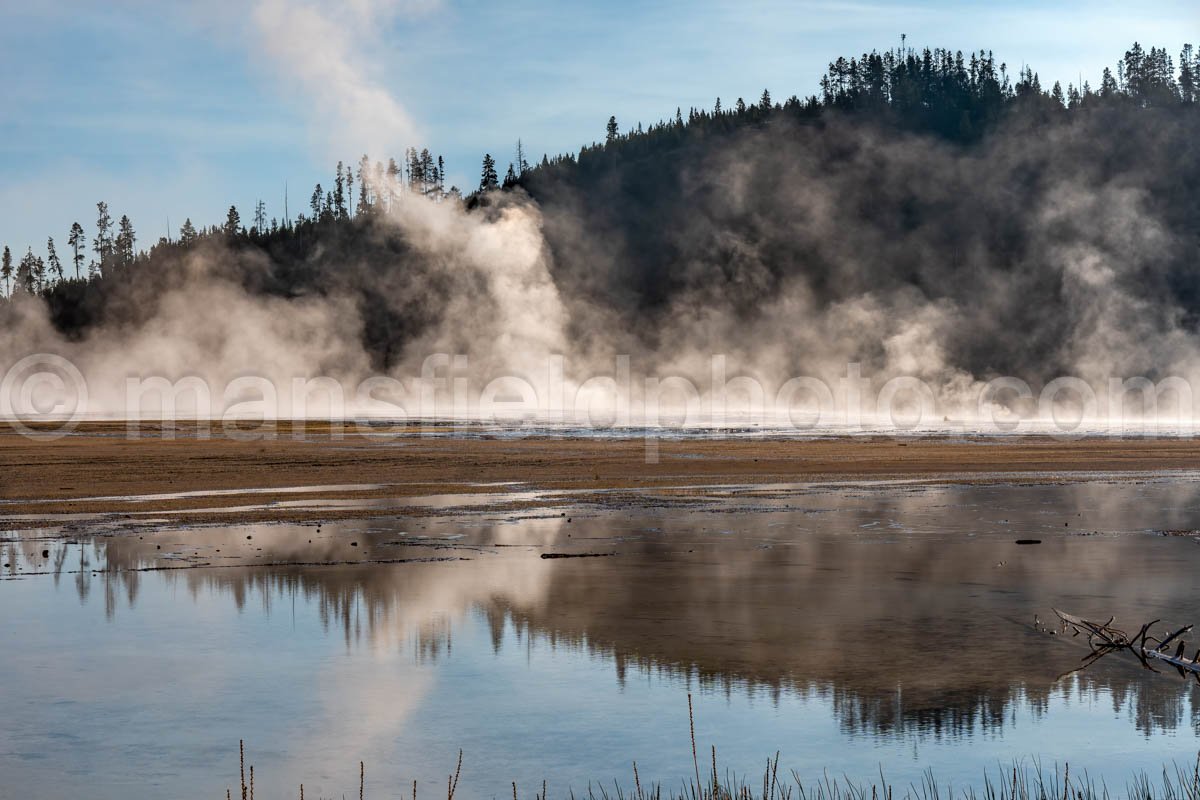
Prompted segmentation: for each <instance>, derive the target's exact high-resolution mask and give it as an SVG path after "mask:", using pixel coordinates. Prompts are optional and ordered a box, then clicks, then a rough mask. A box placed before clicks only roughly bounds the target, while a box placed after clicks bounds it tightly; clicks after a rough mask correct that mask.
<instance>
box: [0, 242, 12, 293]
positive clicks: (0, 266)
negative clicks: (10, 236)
mask: <svg viewBox="0 0 1200 800" xmlns="http://www.w3.org/2000/svg"><path fill="white" fill-rule="evenodd" d="M12 276H13V265H12V251H11V250H9V249H8V245H5V246H4V256H3V257H2V259H0V278H4V293H5V294H7V295H9V296H11V295H12Z"/></svg>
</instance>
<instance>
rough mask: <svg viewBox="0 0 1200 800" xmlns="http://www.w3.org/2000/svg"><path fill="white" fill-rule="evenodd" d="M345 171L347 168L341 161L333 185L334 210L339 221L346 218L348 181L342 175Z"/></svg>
mask: <svg viewBox="0 0 1200 800" xmlns="http://www.w3.org/2000/svg"><path fill="white" fill-rule="evenodd" d="M345 169H346V168H345V166H344V165H343V164H342V162H341V161H339V162H338V163H337V179H336V180H335V182H334V184H333V210H334V213H335V214H336V216H337V217H338V218H339V219H341V218H342V217H344V216H346V179H345V177H344V176H343V175H342V171H343V170H345ZM347 171H349V170H347Z"/></svg>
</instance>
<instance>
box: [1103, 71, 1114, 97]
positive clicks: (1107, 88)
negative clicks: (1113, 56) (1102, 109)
mask: <svg viewBox="0 0 1200 800" xmlns="http://www.w3.org/2000/svg"><path fill="white" fill-rule="evenodd" d="M1116 93H1117V81H1116V79H1115V78H1113V74H1112V70H1110V69H1109V68H1108V67H1105V68H1104V72H1103V73H1102V74H1101V76H1100V96H1101V97H1112V96H1113V95H1115V94H1116Z"/></svg>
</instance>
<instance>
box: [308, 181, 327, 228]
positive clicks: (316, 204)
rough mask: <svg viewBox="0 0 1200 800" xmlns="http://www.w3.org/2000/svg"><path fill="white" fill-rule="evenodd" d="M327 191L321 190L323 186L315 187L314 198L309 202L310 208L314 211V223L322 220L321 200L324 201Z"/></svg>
mask: <svg viewBox="0 0 1200 800" xmlns="http://www.w3.org/2000/svg"><path fill="white" fill-rule="evenodd" d="M324 195H325V190H323V189H322V188H321V184H319V183H318V184H317V185H316V186H315V187H313V193H312V198H311V199H310V200H309V201H308V207H309V208H311V209H312V218H313V222H316V221H317V220H319V219H320V218H321V200H322V199H324Z"/></svg>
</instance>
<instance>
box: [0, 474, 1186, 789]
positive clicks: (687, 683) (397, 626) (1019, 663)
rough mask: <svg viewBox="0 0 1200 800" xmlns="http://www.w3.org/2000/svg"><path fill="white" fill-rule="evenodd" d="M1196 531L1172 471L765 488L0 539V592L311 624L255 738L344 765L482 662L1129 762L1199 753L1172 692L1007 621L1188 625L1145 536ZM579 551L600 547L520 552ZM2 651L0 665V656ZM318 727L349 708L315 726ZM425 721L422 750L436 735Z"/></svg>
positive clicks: (1171, 541)
mask: <svg viewBox="0 0 1200 800" xmlns="http://www.w3.org/2000/svg"><path fill="white" fill-rule="evenodd" d="M1197 528H1200V484H1198V483H1196V482H1194V481H1190V480H1171V481H1157V482H1155V481H1149V482H1145V483H1141V484H1126V483H1093V484H1085V485H1039V486H987V487H930V486H905V487H867V486H850V487H841V488H837V489H823V490H813V489H797V488H787V487H777V488H775V489H772V490H770V491H762V490H758V491H748V492H731V493H727V494H726V495H725V496H724V497H723V498H722V500H721V502H720V503H719V504H715V505H714V504H712V503H709V502H708V500H705V499H704V498H703V497H701V498H700V506H699V510H689V511H681V510H679V509H678V508H677V507H672V508H670V509H667V510H664V509H658V508H654V507H649V508H646V507H637V508H633V507H631V508H627V509H624V510H613V509H612V508H605V509H597V508H581V507H564V508H562V509H551V510H543V511H539V512H536V513H533V514H529V515H526V516H520V515H515V516H489V515H487V514H481V515H472V516H464V517H447V518H417V519H388V520H371V521H359V522H343V523H339V524H336V525H322V526H316V525H303V526H293V525H256V526H239V527H232V528H231V527H199V528H192V529H168V530H158V529H155V528H154V526H152V525H140V526H137V527H129V526H128V524H127V523H114V524H111V525H110V526H109V527H108V528H106V529H100V530H96V529H92V530H88V531H85V530H70V529H53V530H44V531H27V532H23V533H22V535H21V536H20V537H19V540H13V541H8V542H6V543H5V544H4V546H3V553H4V570H3V574H4V576H5V577H6V578H7V579H11V582H9V583H0V597H3V596H5V595H11V594H12V593H14V592H15V591H16V587H18V586H20V587H23V588H24V589H25V590H26V593H29V594H30V595H31V596H37V597H42V595H43V592H44V590H42V589H40V588H39V587H41V586H46V585H52V586H53V587H56V588H55V589H54V590H53V591H55V592H56V593H59V594H61V593H62V592H64V591H72V592H74V594H75V595H76V596H77V597H78V600H79V603H80V604H81V605H82V606H83V607H85V608H87V607H90V606H91V605H92V604H97V603H100V602H102V603H103V609H104V615H105V618H106V619H108V620H109V624H110V625H116V624H117V623H119V622H120V620H121V618H122V615H126V614H128V615H135V616H136V615H142V616H143V617H144V616H145V615H150V616H151V617H154V616H155V615H159V614H161V615H167V616H169V615H170V614H175V613H178V608H179V607H178V605H177V604H174V603H172V602H170V601H169V600H168V599H166V598H174V597H178V596H179V594H180V592H182V593H184V594H185V595H186V596H187V597H188V598H190V602H191V603H192V604H193V605H194V606H196V607H197V608H198V609H208V608H211V607H212V606H213V603H214V602H219V603H222V604H225V605H226V606H229V605H232V607H234V608H236V609H237V611H238V612H239V615H240V616H243V617H244V616H246V615H251V616H254V617H261V618H269V619H278V618H281V617H282V618H285V619H286V618H287V617H288V616H291V618H292V620H293V625H295V624H296V623H295V622H294V620H295V619H296V615H297V614H300V615H301V616H304V615H306V614H313V615H315V617H316V619H317V620H318V621H319V625H320V629H321V631H322V632H323V633H322V635H323V636H325V637H330V636H336V637H338V638H339V639H340V643H341V652H342V656H341V657H338V658H334V657H333V656H331V655H328V654H324V655H321V656H320V659H319V660H318V661H316V662H313V663H314V664H315V666H314V669H316V668H319V669H320V671H321V672H320V678H319V680H318V681H317V683H316V684H315V687H316V688H315V689H312V688H310V689H309V690H307V691H310V692H312V696H310V697H309V698H308V699H307V700H305V701H304V702H300V701H299V700H297V699H296V697H295V696H294V695H293V694H292V692H294V691H296V686H297V685H298V684H289V683H287V682H286V681H284V682H283V683H282V684H281V685H280V687H279V688H278V689H276V690H275V696H274V698H273V703H274V704H275V705H276V706H277V709H276V710H277V713H278V714H279V716H280V717H281V720H287V721H290V722H291V723H292V724H295V723H296V722H298V721H300V720H303V721H304V723H305V724H306V725H307V724H314V721H315V724H318V725H319V726H321V729H322V730H323V731H326V732H328V733H329V734H330V735H331V736H334V737H335V738H336V739H337V741H339V742H340V743H341V744H340V747H341V748H342V749H343V750H344V751H345V752H349V753H353V752H355V751H356V750H361V751H367V752H371V751H373V750H378V748H379V747H380V744H379V743H380V741H385V742H386V741H394V740H396V739H397V738H398V737H401V738H402V731H404V730H405V729H406V726H409V725H412V724H414V720H416V719H419V718H421V717H422V716H427V715H428V714H429V704H430V703H431V702H433V701H432V698H433V697H434V696H439V695H444V693H445V692H447V691H449V692H450V694H451V696H453V695H454V693H455V692H456V691H457V692H465V691H466V689H465V687H466V682H471V681H476V682H478V681H480V680H483V679H485V678H484V675H485V674H486V673H481V672H479V669H481V668H480V667H479V665H480V664H486V663H488V662H487V658H489V657H491V658H495V659H501V660H504V659H508V658H510V657H513V656H520V655H522V654H523V655H524V656H525V658H526V659H527V665H528V666H527V669H529V670H533V671H536V669H538V668H539V666H538V665H539V664H542V665H544V664H548V663H555V664H557V663H559V662H558V661H556V659H561V658H567V659H572V658H573V659H582V660H583V661H580V662H579V664H581V665H582V664H583V663H584V662H586V663H589V664H599V665H602V667H603V669H602V670H601V672H600V673H596V674H593V673H591V672H588V678H587V680H588V682H589V689H590V690H592V691H596V692H601V693H603V692H611V691H613V690H614V689H615V690H616V691H618V692H623V693H624V692H634V691H641V689H640V688H638V687H641V686H644V685H651V684H652V685H656V686H663V687H676V688H673V689H669V688H664V689H663V690H662V691H664V692H667V691H669V692H670V694H671V697H672V698H677V697H678V696H679V692H680V691H682V690H683V689H685V688H687V687H693V688H699V689H700V690H702V691H703V692H704V693H706V694H709V695H715V696H721V695H725V696H727V697H728V701H727V702H728V703H730V704H733V705H737V706H739V707H740V706H741V705H743V704H744V703H745V701H746V699H749V698H760V701H761V699H765V700H766V701H767V703H768V704H769V705H771V706H773V707H774V708H775V709H776V713H781V712H780V711H779V710H780V708H781V707H784V706H787V707H788V708H793V707H797V704H798V707H815V706H819V707H821V708H827V709H828V711H829V713H830V715H831V719H832V721H833V723H834V724H835V726H836V733H834V734H832V736H833V738H832V739H830V741H829V743H828V747H830V748H833V747H836V746H837V741H838V740H837V738H836V737H843V741H844V740H852V739H855V738H859V737H866V738H868V739H871V740H877V741H886V742H918V743H922V746H926V747H928V746H932V745H937V744H938V743H946V744H950V745H953V744H954V743H956V742H966V743H969V742H970V741H971V740H972V739H977V738H978V737H980V736H984V737H1002V736H1003V735H1004V733H1005V731H1006V729H1008V728H1016V729H1017V730H1019V731H1021V732H1022V735H1023V736H1024V737H1025V738H1024V739H1023V742H1024V743H1025V744H1027V745H1028V747H1027V748H1023V749H1022V750H1021V751H1020V752H1021V753H1022V754H1028V753H1030V752H1033V751H1036V749H1037V746H1038V745H1037V743H1038V742H1039V741H1040V740H1039V738H1038V737H1039V736H1045V737H1047V739H1048V740H1049V741H1055V737H1058V738H1059V739H1060V740H1066V741H1070V737H1069V736H1067V735H1066V734H1065V733H1064V732H1063V731H1060V730H1058V729H1057V728H1056V724H1057V723H1056V720H1055V716H1056V715H1062V716H1063V717H1064V718H1068V717H1070V715H1069V714H1067V713H1066V712H1064V711H1062V710H1061V709H1063V708H1064V707H1070V706H1072V705H1074V706H1082V707H1087V708H1091V709H1093V712H1090V713H1100V712H1097V711H1095V709H1104V708H1109V709H1111V715H1110V716H1111V717H1112V718H1120V719H1122V720H1125V721H1124V722H1123V723H1122V724H1125V725H1129V726H1130V728H1131V729H1132V730H1134V731H1136V732H1137V733H1138V735H1140V736H1142V737H1145V738H1146V739H1147V740H1151V739H1153V740H1154V742H1155V744H1156V745H1158V744H1161V741H1160V740H1159V738H1157V737H1161V736H1163V735H1165V734H1169V735H1170V736H1171V737H1173V741H1174V744H1173V745H1172V746H1174V747H1177V748H1180V749H1185V748H1191V747H1193V742H1194V739H1192V738H1189V740H1188V742H1184V741H1182V740H1180V739H1178V737H1179V736H1180V735H1183V734H1186V735H1187V736H1188V737H1195V736H1197V735H1200V716H1198V709H1200V702H1198V700H1200V697H1197V690H1196V687H1195V685H1194V684H1192V683H1188V682H1181V681H1178V680H1175V679H1173V678H1171V677H1169V676H1159V675H1148V674H1145V673H1143V672H1142V671H1141V670H1140V668H1139V667H1138V666H1137V664H1136V662H1134V661H1132V660H1121V659H1117V658H1113V659H1106V660H1105V661H1104V662H1102V663H1099V664H1097V665H1096V666H1095V667H1094V668H1093V669H1092V670H1090V671H1089V672H1087V673H1084V674H1081V675H1078V676H1075V677H1073V678H1071V679H1069V680H1067V681H1062V682H1057V683H1056V682H1055V678H1056V676H1058V675H1059V674H1061V673H1062V672H1064V671H1065V670H1066V669H1069V668H1070V667H1072V666H1074V664H1075V663H1076V661H1077V660H1078V659H1079V658H1080V657H1081V656H1082V655H1084V654H1085V653H1086V647H1085V646H1084V645H1083V644H1082V643H1081V642H1078V641H1072V640H1069V639H1065V638H1063V639H1052V638H1050V637H1047V636H1046V635H1045V634H1041V633H1038V632H1036V631H1034V630H1033V627H1032V625H1031V624H1030V623H1031V622H1032V619H1033V615H1034V614H1035V613H1040V614H1041V615H1042V616H1043V618H1045V617H1047V616H1049V609H1050V608H1051V607H1052V606H1056V607H1060V608H1065V609H1068V610H1071V611H1073V612H1075V613H1079V614H1082V615H1091V616H1095V617H1100V618H1107V616H1109V615H1116V616H1117V618H1118V619H1124V620H1127V621H1133V620H1142V619H1150V618H1154V617H1160V618H1163V619H1164V620H1165V621H1167V622H1179V623H1183V622H1189V621H1200V598H1198V597H1197V596H1196V594H1195V592H1194V591H1193V588H1192V584H1193V580H1194V579H1193V575H1194V574H1195V569H1196V566H1197V564H1198V561H1197V559H1198V558H1200V548H1198V547H1197V544H1196V539H1195V538H1193V537H1191V536H1189V535H1171V536H1166V535H1158V534H1156V533H1155V532H1156V531H1162V530H1171V531H1173V532H1176V533H1179V532H1185V533H1186V532H1187V531H1189V530H1192V529H1197ZM1018 538H1037V539H1041V540H1042V542H1043V543H1042V544H1041V545H1038V546H1033V547H1022V546H1017V545H1015V544H1014V540H1016V539H1018ZM599 551H603V552H613V553H615V554H616V555H614V556H612V557H606V558H586V559H571V558H565V559H553V560H550V559H542V558H540V556H541V555H542V554H543V553H547V552H555V553H565V554H580V553H588V552H599ZM151 588H153V591H152V592H151V591H150V590H151ZM143 595H146V596H147V598H148V599H145V600H144V599H143ZM229 601H232V603H231V604H230V603H229ZM38 602H42V601H41V600H39V601H38ZM163 624H167V623H163ZM197 624H200V623H197ZM187 635H188V629H187V628H184V629H181V630H178V631H175V632H173V633H171V634H164V633H163V631H162V629H160V628H159V627H157V626H156V625H152V626H150V629H148V630H147V631H146V632H145V634H144V636H143V637H141V638H144V643H145V645H146V646H147V647H151V648H153V647H156V646H161V645H168V646H173V645H177V644H178V643H177V641H176V639H175V638H174V637H176V636H182V637H186V636H187ZM156 637H157V638H156ZM163 637H165V639H166V641H159V638H163ZM136 638H139V637H136V636H135V639H136ZM306 641H307V640H306ZM20 644H21V645H22V646H25V645H27V646H28V648H29V649H31V650H36V648H37V647H38V644H37V642H20ZM43 646H48V645H45V644H43ZM60 646H61V642H60ZM178 646H181V647H182V646H183V645H178ZM307 646H308V645H306V647H307ZM390 653H401V654H403V655H404V656H405V657H406V659H407V660H406V661H403V662H397V661H395V660H394V659H393V658H391V657H390V656H386V655H385V654H390ZM10 658H11V657H10V656H8V655H4V654H0V666H7V664H6V662H7V661H8V660H9V659H10ZM535 662H538V663H535ZM497 663H499V662H497ZM571 663H575V662H571ZM464 664H467V665H473V666H472V669H468V670H466V671H465V672H464V667H463V665H464ZM192 668H193V669H199V668H201V667H198V666H193V667H192ZM571 669H572V670H574V669H583V667H582V666H579V667H571ZM587 669H590V667H589V668H587ZM605 674H606V675H607V677H601V676H602V675H605ZM648 682H649V683H648ZM510 688H511V687H509V686H507V685H505V684H503V683H498V684H497V685H496V690H497V691H502V692H503V691H508V690H509V689H510ZM268 691H270V690H268ZM381 697H386V698H388V700H387V702H386V703H383V704H381V703H380V702H379V699H380V698H381ZM543 699H544V702H545V706H544V708H543V709H542V712H543V715H545V716H552V715H568V716H569V715H572V714H574V713H576V710H577V705H576V704H577V702H578V701H577V699H576V698H575V697H574V696H573V695H572V694H566V695H555V694H547V695H546V696H545V697H544V698H543ZM655 702H667V701H665V700H661V701H660V700H655ZM670 702H674V700H671V701H670ZM313 703H316V705H315V706H313V705H312V704H313ZM346 709H355V710H356V713H355V714H354V715H353V716H352V717H350V718H346V717H345V716H344V714H343V715H341V716H339V714H341V712H344V711H345V710H346ZM1031 720H1032V723H1031V722H1030V721H1031ZM33 722H34V723H35V722H36V717H35V718H34V721H33ZM232 722H233V723H234V724H240V725H245V724H246V722H245V721H244V720H241V721H239V720H233V721H232ZM1130 723H1131V724H1130ZM30 724H33V723H30ZM425 724H428V723H425ZM593 724H603V723H593ZM608 724H610V725H619V724H620V723H619V722H618V721H616V720H610V721H609V722H608ZM1030 724H1034V725H1035V728H1034V729H1033V730H1036V731H1041V733H1039V734H1038V735H1034V734H1032V733H1030V730H1031V729H1030V728H1029V725H1030ZM433 725H434V727H433V733H432V734H431V735H432V736H433V738H434V739H436V740H439V741H441V740H442V739H445V740H452V739H453V737H454V736H455V735H463V731H462V730H461V728H460V729H459V730H457V731H451V730H440V729H439V728H438V727H437V726H438V723H434V724H433ZM1037 726H1040V727H1037ZM480 727H481V729H482V728H487V727H488V723H487V722H486V720H485V721H483V722H481V723H480ZM501 727H502V726H501ZM492 734H493V739H492V740H489V741H490V744H489V745H488V746H490V747H493V748H496V747H500V748H503V747H504V746H505V736H506V734H505V732H504V730H502V729H497V730H492ZM14 735H16V734H14ZM226 735H228V736H231V737H234V738H236V737H237V736H239V735H247V734H246V733H245V732H244V731H242V730H233V731H229V732H227V733H226ZM283 738H284V739H285V740H286V739H287V735H284V737H283ZM301 739H303V741H304V742H305V743H304V744H295V745H294V747H296V748H297V749H298V750H299V751H300V752H301V753H302V758H300V762H301V763H305V764H307V765H309V766H312V765H314V764H320V763H321V758H320V756H319V753H320V752H321V747H322V745H321V744H320V741H322V739H318V740H312V739H311V737H301ZM0 744H2V742H0ZM784 744H785V743H782V742H779V743H776V744H775V745H768V746H769V747H776V746H783V745H784ZM915 746H916V745H914V747H915ZM449 749H450V751H453V749H454V748H453V747H449ZM1164 752H1165V751H1164ZM626 755H634V756H638V757H639V758H644V757H645V754H644V753H633V754H626ZM296 757H297V756H296V753H290V754H289V758H290V759H292V760H295V758H296ZM352 757H354V756H352ZM579 757H580V758H582V759H583V761H584V762H587V760H588V758H589V757H588V756H587V755H586V754H585V755H582V756H579ZM281 758H282V756H281ZM575 766H576V768H577V772H575V773H572V774H575V775H576V776H578V777H596V775H597V773H596V772H595V771H594V769H593V767H595V768H602V766H603V765H602V764H599V763H597V764H592V763H581V764H578V765H575ZM935 766H936V765H935ZM1147 766H1151V767H1153V766H1155V765H1147ZM600 777H605V776H604V775H603V774H602V773H601V774H600Z"/></svg>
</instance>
